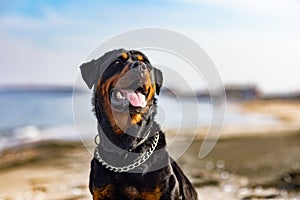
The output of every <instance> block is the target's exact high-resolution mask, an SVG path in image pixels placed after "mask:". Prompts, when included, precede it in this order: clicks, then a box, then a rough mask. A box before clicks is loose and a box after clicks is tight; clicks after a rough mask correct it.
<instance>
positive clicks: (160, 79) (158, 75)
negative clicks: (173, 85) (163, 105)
mask: <svg viewBox="0 0 300 200" xmlns="http://www.w3.org/2000/svg"><path fill="white" fill-rule="evenodd" d="M153 69H154V77H155V85H156V94H157V95H159V93H160V89H161V87H162V83H163V75H162V72H161V71H160V70H159V69H156V68H153Z"/></svg>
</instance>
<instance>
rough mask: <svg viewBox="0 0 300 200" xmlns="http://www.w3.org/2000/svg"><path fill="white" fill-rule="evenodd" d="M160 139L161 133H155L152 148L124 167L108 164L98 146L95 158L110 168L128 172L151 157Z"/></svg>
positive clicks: (115, 170)
mask: <svg viewBox="0 0 300 200" xmlns="http://www.w3.org/2000/svg"><path fill="white" fill-rule="evenodd" d="M158 140H159V133H158V134H156V135H155V137H154V140H153V142H152V144H151V148H150V149H148V150H147V152H146V153H145V154H144V156H142V157H141V158H140V159H138V160H137V161H135V162H134V163H132V164H130V165H127V166H124V167H115V166H112V165H110V164H108V163H107V162H105V161H104V160H103V159H102V158H101V156H100V154H99V151H98V148H97V147H96V149H95V158H96V159H97V160H98V161H99V162H100V163H101V164H102V165H103V166H104V167H105V168H106V169H108V170H110V171H113V172H128V171H130V170H133V169H135V168H137V167H138V166H140V165H141V164H143V163H144V162H146V161H147V160H148V159H149V157H150V156H151V155H152V154H153V152H154V150H155V148H156V146H157V143H158Z"/></svg>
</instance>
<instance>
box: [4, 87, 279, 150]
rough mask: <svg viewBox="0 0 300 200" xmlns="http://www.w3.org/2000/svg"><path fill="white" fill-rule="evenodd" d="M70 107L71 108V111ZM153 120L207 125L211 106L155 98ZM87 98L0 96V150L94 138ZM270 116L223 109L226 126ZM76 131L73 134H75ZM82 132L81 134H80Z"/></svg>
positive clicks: (169, 125)
mask: <svg viewBox="0 0 300 200" xmlns="http://www.w3.org/2000/svg"><path fill="white" fill-rule="evenodd" d="M73 104H74V109H73ZM158 106H159V110H158V115H157V121H158V122H159V123H160V124H161V126H162V128H163V129H165V130H166V129H178V128H191V127H196V126H197V125H198V126H203V127H204V126H208V125H209V124H210V123H211V117H212V105H211V104H210V103H209V102H208V101H202V102H200V103H199V102H198V103H197V101H195V100H194V101H192V100H191V99H181V100H178V99H172V98H169V97H159V100H158ZM91 109H92V107H91V95H90V94H86V93H81V94H77V95H75V96H74V98H72V94H70V93H38V92H24V93H22V92H16V93H6V94H4V93H2V94H1V93H0V150H1V148H4V147H6V146H10V145H12V144H19V143H22V142H26V141H28V140H30V141H31V140H40V139H45V138H46V139H51V138H52V139H53V138H54V139H72V138H73V139H74V138H78V135H77V134H76V132H77V131H78V132H79V133H80V134H87V135H89V134H90V135H94V134H95V133H94V132H95V130H96V129H95V126H96V121H95V117H94V116H93V113H92V112H91ZM275 122H276V119H275V118H274V117H272V116H267V115H262V114H255V113H254V114H244V113H240V112H239V111H238V110H236V109H234V108H233V107H232V106H227V110H226V118H225V124H227V125H265V124H272V123H275ZM76 129H77V131H76ZM83 132H84V133H83Z"/></svg>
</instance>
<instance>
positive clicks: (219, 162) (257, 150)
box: [0, 101, 300, 200]
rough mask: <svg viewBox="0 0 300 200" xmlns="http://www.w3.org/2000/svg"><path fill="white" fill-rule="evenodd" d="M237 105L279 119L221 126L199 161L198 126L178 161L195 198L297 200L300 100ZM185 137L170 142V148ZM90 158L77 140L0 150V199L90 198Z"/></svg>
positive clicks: (200, 139) (299, 187) (299, 185)
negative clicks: (211, 146) (254, 124)
mask: <svg viewBox="0 0 300 200" xmlns="http://www.w3.org/2000/svg"><path fill="white" fill-rule="evenodd" d="M237 109H240V110H241V111H242V112H259V113H266V114H271V115H274V116H276V117H277V118H278V119H279V121H278V123H277V124H276V125H271V126H260V127H245V126H243V127H226V126H225V127H224V129H223V132H222V134H221V137H220V139H219V140H218V143H217V144H216V146H215V147H214V149H213V150H212V151H211V152H210V154H209V155H208V156H206V157H205V158H204V159H201V160H200V159H199V158H198V153H199V148H200V146H201V144H202V142H203V135H204V134H203V133H204V132H205V129H201V130H199V134H198V135H197V137H196V139H195V140H194V141H193V143H192V145H190V146H189V148H188V149H187V150H186V151H185V153H184V154H183V155H182V156H181V157H180V158H179V159H178V163H179V164H180V165H181V166H182V168H183V170H184V171H185V172H186V174H187V175H188V176H189V177H190V178H191V180H192V182H193V184H194V185H195V187H196V188H197V190H198V194H199V197H200V199H300V114H299V113H298V112H297V111H299V109H300V103H299V102H282V101H255V102H245V103H241V104H240V105H239V106H238V107H237ZM167 134H168V133H167ZM170 135H172V134H170ZM185 142H186V141H185V140H181V141H180V142H177V143H176V144H174V143H172V146H171V148H170V151H178V149H180V147H181V146H184V145H185ZM91 159H92V155H91V154H90V153H89V152H88V151H87V150H86V149H85V147H84V146H83V145H82V143H81V142H80V141H73V142H66V141H43V142H36V143H31V144H26V145H23V146H19V147H18V148H13V149H7V150H5V151H3V152H1V154H0V177H1V179H0V199H3V200H8V199H20V200H21V199H53V200H54V199H55V200H58V199H70V200H71V199H74V200H75V199H91V195H90V194H89V191H88V178H89V177H88V175H89V166H90V160H91Z"/></svg>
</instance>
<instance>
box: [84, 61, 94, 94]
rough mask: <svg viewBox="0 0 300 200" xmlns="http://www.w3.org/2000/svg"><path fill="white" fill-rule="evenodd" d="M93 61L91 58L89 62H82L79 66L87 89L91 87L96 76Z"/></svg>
mask: <svg viewBox="0 0 300 200" xmlns="http://www.w3.org/2000/svg"><path fill="white" fill-rule="evenodd" d="M95 62H96V61H95V60H92V61H90V62H87V63H83V64H82V65H81V66H80V70H81V76H82V79H83V80H84V82H85V83H86V84H87V86H88V87H89V89H91V88H92V87H93V85H94V84H95V82H96V78H97V73H96V72H97V67H96V66H95Z"/></svg>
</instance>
